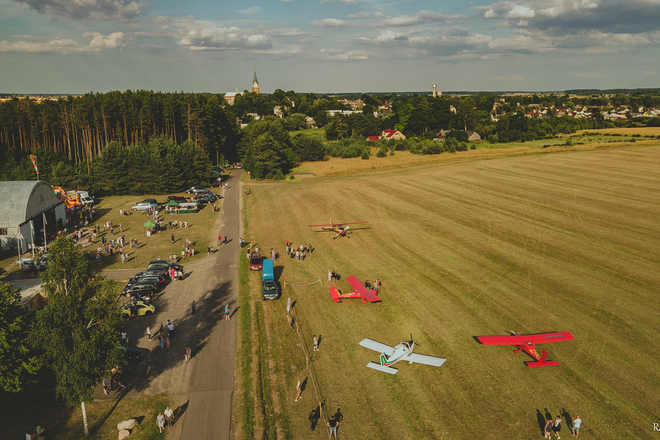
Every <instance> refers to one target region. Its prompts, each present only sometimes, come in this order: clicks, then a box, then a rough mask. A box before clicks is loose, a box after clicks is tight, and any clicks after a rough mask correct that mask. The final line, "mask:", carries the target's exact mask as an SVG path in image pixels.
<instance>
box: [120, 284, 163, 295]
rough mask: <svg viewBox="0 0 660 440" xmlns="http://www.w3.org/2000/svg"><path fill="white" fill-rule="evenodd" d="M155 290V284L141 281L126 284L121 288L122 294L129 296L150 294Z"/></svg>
mask: <svg viewBox="0 0 660 440" xmlns="http://www.w3.org/2000/svg"><path fill="white" fill-rule="evenodd" d="M155 291H156V285H155V284H152V283H142V284H133V285H131V286H128V285H127V286H126V287H125V288H124V290H122V292H121V293H122V294H124V295H126V296H128V297H131V296H137V295H138V294H140V295H148V296H150V295H151V294H153V293H154V292H155Z"/></svg>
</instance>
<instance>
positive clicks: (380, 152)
mask: <svg viewBox="0 0 660 440" xmlns="http://www.w3.org/2000/svg"><path fill="white" fill-rule="evenodd" d="M385 156H387V147H386V146H382V147H380V150H378V153H376V157H385Z"/></svg>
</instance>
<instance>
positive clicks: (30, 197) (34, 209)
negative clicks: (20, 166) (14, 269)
mask: <svg viewBox="0 0 660 440" xmlns="http://www.w3.org/2000/svg"><path fill="white" fill-rule="evenodd" d="M0 201H1V203H0V244H1V245H2V248H3V249H17V248H18V246H19V245H20V249H21V251H22V252H26V251H27V250H28V249H30V246H31V245H32V243H33V242H34V243H35V245H37V244H39V243H43V240H44V228H45V229H46V230H47V231H48V232H51V233H52V232H57V229H58V227H63V226H64V225H65V224H66V207H65V205H64V202H60V201H59V199H58V198H57V196H56V195H55V192H54V191H53V188H52V187H51V186H50V185H49V184H48V183H46V182H44V181H16V182H0ZM44 221H45V223H46V224H45V225H44Z"/></svg>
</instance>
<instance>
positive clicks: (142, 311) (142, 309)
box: [121, 301, 156, 318]
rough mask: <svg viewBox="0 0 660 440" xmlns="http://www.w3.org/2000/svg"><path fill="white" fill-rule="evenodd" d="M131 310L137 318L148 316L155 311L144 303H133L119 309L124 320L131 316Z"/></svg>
mask: <svg viewBox="0 0 660 440" xmlns="http://www.w3.org/2000/svg"><path fill="white" fill-rule="evenodd" d="M131 309H134V311H135V313H137V316H149V315H151V314H152V313H154V312H155V311H156V308H155V307H154V306H152V305H151V304H149V303H148V302H145V301H133V302H131V303H129V304H126V305H125V306H123V307H122V308H121V315H122V316H123V317H124V318H129V317H130V316H131Z"/></svg>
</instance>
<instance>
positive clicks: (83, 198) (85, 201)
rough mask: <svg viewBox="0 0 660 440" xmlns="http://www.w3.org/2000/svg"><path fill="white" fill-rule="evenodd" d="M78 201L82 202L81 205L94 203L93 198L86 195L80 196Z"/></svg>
mask: <svg viewBox="0 0 660 440" xmlns="http://www.w3.org/2000/svg"><path fill="white" fill-rule="evenodd" d="M80 203H82V204H83V206H92V205H94V199H92V198H91V197H88V196H81V197H80Z"/></svg>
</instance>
